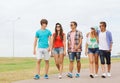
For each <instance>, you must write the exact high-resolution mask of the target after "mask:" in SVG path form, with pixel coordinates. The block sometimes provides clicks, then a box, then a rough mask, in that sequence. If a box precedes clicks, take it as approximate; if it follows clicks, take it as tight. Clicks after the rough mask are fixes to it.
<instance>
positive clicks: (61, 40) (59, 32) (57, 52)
mask: <svg viewBox="0 0 120 83" xmlns="http://www.w3.org/2000/svg"><path fill="white" fill-rule="evenodd" d="M51 45H52V54H53V56H54V59H55V63H56V67H57V69H58V71H59V73H60V74H59V76H58V78H59V79H61V78H62V71H63V60H64V56H65V55H66V36H65V34H64V33H63V28H62V25H61V24H60V23H56V25H55V33H54V34H53V35H52V44H51Z"/></svg>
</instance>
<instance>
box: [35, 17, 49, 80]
mask: <svg viewBox="0 0 120 83" xmlns="http://www.w3.org/2000/svg"><path fill="white" fill-rule="evenodd" d="M40 24H41V28H40V29H39V30H37V32H36V35H35V40H34V49H33V54H34V55H36V46H37V44H38V54H37V55H36V58H37V64H36V70H37V74H36V75H35V76H34V79H39V78H40V63H41V60H42V59H43V58H44V60H45V76H44V78H45V79H48V69H49V58H50V55H49V52H50V47H51V46H50V44H51V32H50V31H49V30H48V29H46V27H47V24H48V21H47V20H46V19H42V20H41V21H40Z"/></svg>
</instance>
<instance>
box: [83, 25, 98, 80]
mask: <svg viewBox="0 0 120 83" xmlns="http://www.w3.org/2000/svg"><path fill="white" fill-rule="evenodd" d="M98 42H99V41H98V35H97V32H96V27H91V31H90V33H89V34H87V41H86V46H85V55H86V56H87V55H88V57H89V67H90V77H91V78H94V74H95V76H98V75H97V74H98V54H99V45H98Z"/></svg>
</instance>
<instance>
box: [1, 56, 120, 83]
mask: <svg viewBox="0 0 120 83" xmlns="http://www.w3.org/2000/svg"><path fill="white" fill-rule="evenodd" d="M35 62H36V60H35V59H34V58H0V83H11V82H13V81H17V80H24V79H32V78H33V76H34V74H35V65H36V63H35ZM112 62H120V58H112ZM88 63H89V62H88V59H87V58H82V59H81V64H82V68H88V65H89V64H88ZM68 65H69V60H68V58H67V57H65V60H64V72H67V71H68ZM56 73H58V71H57V68H56V67H55V63H54V59H53V58H51V59H50V69H49V74H56ZM41 75H44V61H42V63H41Z"/></svg>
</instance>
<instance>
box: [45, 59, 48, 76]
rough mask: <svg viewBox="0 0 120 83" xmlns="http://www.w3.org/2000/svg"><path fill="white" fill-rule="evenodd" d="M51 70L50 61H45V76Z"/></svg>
mask: <svg viewBox="0 0 120 83" xmlns="http://www.w3.org/2000/svg"><path fill="white" fill-rule="evenodd" d="M48 70H49V60H45V74H48Z"/></svg>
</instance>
